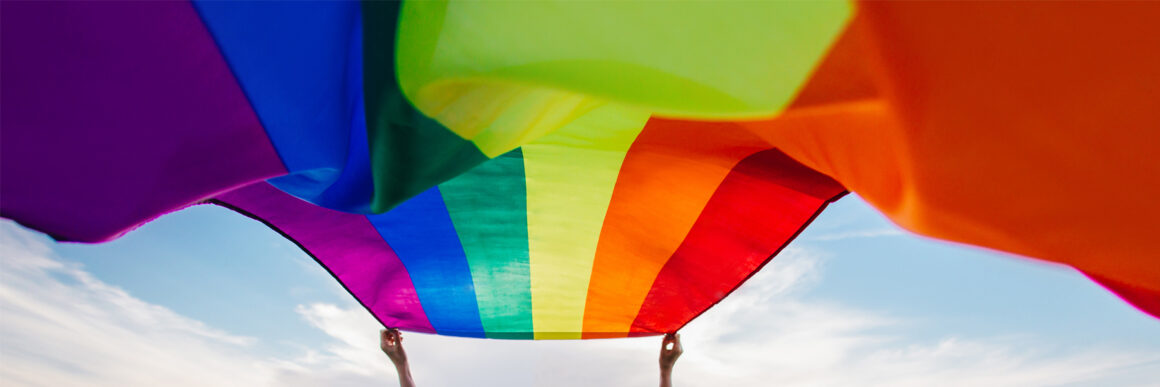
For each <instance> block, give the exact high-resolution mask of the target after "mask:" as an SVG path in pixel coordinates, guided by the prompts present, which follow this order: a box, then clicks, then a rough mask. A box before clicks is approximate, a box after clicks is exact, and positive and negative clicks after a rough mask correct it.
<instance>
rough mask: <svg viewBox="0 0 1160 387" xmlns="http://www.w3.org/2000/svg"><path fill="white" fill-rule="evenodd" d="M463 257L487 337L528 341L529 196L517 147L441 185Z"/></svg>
mask: <svg viewBox="0 0 1160 387" xmlns="http://www.w3.org/2000/svg"><path fill="white" fill-rule="evenodd" d="M439 190H440V191H441V192H442V193H443V202H444V203H446V205H447V211H448V212H449V213H450V214H451V222H452V223H453V224H455V231H456V232H458V233H459V241H460V242H461V244H462V245H463V251H464V252H465V253H466V254H467V263H468V265H469V266H470V267H471V278H472V281H473V282H474V283H475V297H476V300H477V301H478V303H479V317H480V319H481V320H482V322H483V329H484V331H486V332H487V337H488V338H493V339H496V338H502V339H531V338H532V290H531V275H530V272H529V269H528V225H527V201H526V196H527V192H526V189H525V186H524V158H523V152H522V151H521V150H520V149H516V150H514V151H511V152H508V153H506V154H504V155H502V156H500V157H497V158H495V159H492V160H490V161H488V162H486V163H483V164H481V165H480V166H478V167H476V168H475V169H472V170H471V171H470V172H468V173H466V174H463V175H460V176H459V177H456V178H454V179H451V180H449V181H448V182H446V183H443V184H442V185H440V186H439Z"/></svg>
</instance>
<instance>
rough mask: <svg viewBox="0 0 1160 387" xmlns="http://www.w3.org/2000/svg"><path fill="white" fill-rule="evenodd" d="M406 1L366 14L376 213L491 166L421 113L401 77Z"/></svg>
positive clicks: (373, 7) (370, 8)
mask: <svg viewBox="0 0 1160 387" xmlns="http://www.w3.org/2000/svg"><path fill="white" fill-rule="evenodd" d="M400 4H401V3H400V2H376V1H366V2H363V3H362V11H363V68H364V70H363V94H364V98H365V101H366V120H367V139H368V141H369V145H370V156H371V171H372V174H373V176H374V183H375V190H374V197H373V198H372V199H371V211H373V212H375V213H382V212H386V211H387V210H390V209H391V208H393V207H394V206H395V205H397V204H399V203H402V202H403V201H404V200H407V199H409V198H411V197H412V196H415V195H418V194H419V193H421V192H423V191H425V190H427V189H428V188H431V187H433V186H435V185H436V184H439V183H441V182H443V181H445V180H447V179H450V178H452V177H455V176H458V175H459V174H462V173H464V172H467V171H468V170H470V169H471V168H472V167H475V166H476V165H479V164H481V163H483V162H484V161H487V159H488V158H487V156H485V155H484V154H483V152H480V150H479V148H477V147H476V146H475V144H473V143H472V142H470V141H467V140H464V139H463V138H462V137H459V136H458V135H456V134H455V133H453V132H452V131H450V130H448V129H447V128H446V127H444V126H443V125H441V124H440V123H438V122H436V121H435V120H433V119H431V118H428V117H427V116H425V115H423V113H420V112H419V111H418V110H417V109H415V107H414V106H412V105H411V103H410V102H409V101H408V100H407V98H406V97H404V96H403V92H402V89H401V88H400V86H399V82H398V80H397V78H396V76H395V31H396V28H397V25H398V21H399V7H400V6H401V5H400Z"/></svg>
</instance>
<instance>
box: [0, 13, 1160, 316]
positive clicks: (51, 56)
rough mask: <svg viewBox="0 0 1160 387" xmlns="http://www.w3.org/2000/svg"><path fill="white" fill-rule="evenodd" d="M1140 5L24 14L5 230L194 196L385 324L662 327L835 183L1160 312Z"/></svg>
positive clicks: (150, 211) (711, 298)
mask: <svg viewBox="0 0 1160 387" xmlns="http://www.w3.org/2000/svg"><path fill="white" fill-rule="evenodd" d="M1158 17H1160V6H1157V5H1155V4H1151V3H1100V4H1085V3H1031V4H1006V3H977V4H976V3H865V4H863V3H858V4H853V3H849V2H845V1H819V2H688V1H683V2H673V3H655V2H612V3H605V2H599V3H592V2H570V1H559V2H557V1H537V2H521V3H503V2H499V3H491V2H473V1H413V2H405V3H398V2H364V3H357V2H288V3H276V2H247V3H240V2H238V3H235V2H212V1H194V2H140V3H138V2H108V3H106V2H59V3H57V2H17V3H5V5H4V12H3V13H2V14H0V18H2V21H3V23H2V26H0V28H2V36H0V39H2V40H3V41H2V42H0V43H2V46H0V50H3V52H2V53H0V54H2V55H0V61H2V63H0V64H2V71H3V83H2V85H0V88H2V96H0V97H2V100H3V101H4V106H3V108H4V114H3V115H0V124H2V126H3V141H0V147H2V149H0V158H2V160H0V177H2V178H3V179H4V180H3V184H0V214H2V215H3V216H4V217H6V218H10V219H13V220H15V221H17V222H20V223H21V224H24V225H26V226H28V227H31V228H34V229H37V230H40V231H43V232H45V233H48V234H50V235H52V236H53V237H55V238H57V239H60V240H70V241H85V242H97V241H104V240H109V239H112V238H115V237H117V236H118V235H121V234H123V233H124V232H126V231H128V230H131V229H132V228H134V227H137V226H138V225H140V224H142V223H144V222H147V221H149V220H151V219H153V218H156V217H157V216H161V215H163V214H165V213H167V212H170V211H174V210H177V209H180V208H183V207H185V206H188V205H191V204H195V203H203V202H207V201H210V202H214V203H217V204H219V205H222V206H226V207H228V208H231V209H233V210H235V211H238V212H240V213H243V214H245V215H247V216H250V217H252V218H255V219H257V220H259V221H262V222H264V223H265V224H267V225H269V226H270V227H272V228H274V229H275V230H277V231H279V232H281V233H282V234H283V235H285V236H286V237H287V238H290V239H291V240H293V241H295V242H296V243H298V245H299V246H301V247H302V248H303V249H304V250H305V251H307V252H308V253H310V254H311V255H312V256H314V257H315V258H316V259H317V260H318V261H319V263H320V264H321V265H323V266H324V267H326V268H327V269H328V270H329V271H330V272H331V274H333V275H334V276H335V278H336V279H337V280H338V281H339V282H341V283H342V284H343V285H344V286H345V287H346V289H347V290H349V291H350V292H351V294H352V295H353V296H354V297H356V298H357V299H358V300H359V301H360V302H361V303H362V304H363V305H364V306H365V307H366V308H367V309H368V311H370V312H371V313H372V314H374V315H375V316H376V317H377V318H379V320H380V321H382V322H383V323H384V324H385V325H388V326H393V327H400V328H403V329H408V330H412V331H421V332H435V333H439V334H447V335H457V336H469V337H488V338H516V339H531V338H535V339H552V338H599V337H624V336H629V335H645V334H658V333H664V332H671V331H674V330H676V329H679V328H680V327H681V326H683V325H684V324H685V323H687V322H688V321H690V320H692V319H694V318H695V317H696V316H698V315H699V314H700V313H702V312H704V311H705V310H707V309H708V308H709V307H711V306H712V305H714V304H715V303H716V302H718V301H720V300H721V299H722V298H723V297H725V296H726V295H727V294H728V293H729V292H731V291H732V290H733V289H735V288H736V287H737V286H739V285H740V284H741V283H742V282H744V280H745V279H746V278H748V277H749V276H750V275H752V274H753V273H754V272H755V271H756V270H758V269H760V268H761V267H762V266H763V265H764V264H766V263H767V262H768V261H769V259H771V258H772V256H773V255H775V254H776V253H777V252H778V251H779V250H780V249H782V248H783V247H784V246H785V245H786V244H787V243H789V241H791V240H792V238H793V237H794V236H795V235H796V234H797V233H798V232H799V231H800V230H801V229H802V228H803V227H805V226H806V225H808V224H809V222H810V221H811V220H812V218H813V217H814V216H815V215H816V214H817V213H818V211H820V210H821V209H822V208H824V207H825V205H826V204H827V203H829V202H830V201H833V200H835V199H837V198H838V197H840V196H841V195H842V194H844V192H845V190H846V189H847V188H849V189H850V190H852V191H854V192H857V193H858V194H859V195H861V196H862V197H864V198H866V200H867V201H869V202H870V203H871V204H872V205H873V206H875V207H876V208H878V209H879V210H881V211H882V212H884V213H885V214H886V215H887V216H889V217H890V218H891V219H893V220H894V221H895V222H897V223H899V224H900V225H901V226H903V227H905V228H907V229H909V230H912V231H914V232H917V233H920V234H925V235H930V236H934V237H937V238H942V239H947V240H952V241H957V242H962V243H968V244H973V245H978V246H984V247H988V248H992V249H997V250H1001V251H1006V252H1011V253H1015V254H1020V255H1023V256H1027V257H1033V258H1039V259H1044V260H1048V261H1053V262H1059V263H1063V264H1067V265H1071V266H1074V267H1076V268H1078V269H1080V270H1081V271H1083V272H1084V273H1085V274H1086V275H1088V276H1089V277H1090V278H1092V279H1093V280H1094V281H1097V282H1099V283H1101V284H1103V285H1104V286H1105V287H1107V288H1108V289H1109V290H1111V291H1113V292H1115V293H1117V294H1119V295H1120V296H1121V297H1123V298H1124V299H1125V300H1127V301H1128V302H1131V303H1133V304H1134V305H1136V306H1137V307H1140V308H1141V309H1142V310H1144V311H1146V312H1148V313H1152V314H1154V315H1158V316H1160V250H1157V249H1158V248H1157V247H1156V246H1157V245H1155V244H1150V243H1148V242H1149V237H1150V233H1151V232H1153V231H1155V230H1157V229H1160V228H1158V226H1157V223H1156V220H1155V219H1160V205H1158V204H1156V203H1155V201H1154V200H1150V199H1151V198H1155V197H1157V196H1158V194H1160V183H1158V180H1157V179H1156V177H1155V176H1160V163H1157V162H1154V161H1152V160H1151V155H1152V154H1153V153H1155V152H1154V151H1155V150H1156V148H1157V146H1158V145H1160V129H1158V128H1160V116H1158V115H1160V109H1157V108H1156V104H1155V102H1154V101H1155V100H1156V98H1155V90H1160V73H1158V72H1160V54H1157V53H1158V52H1160V51H1157V50H1155V49H1154V47H1160V35H1157V34H1155V33H1152V32H1151V30H1152V24H1151V23H1152V21H1154V20H1156V19H1157V18H1158Z"/></svg>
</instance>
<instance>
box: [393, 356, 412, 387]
mask: <svg viewBox="0 0 1160 387" xmlns="http://www.w3.org/2000/svg"><path fill="white" fill-rule="evenodd" d="M395 371H396V372H398V373H399V387H415V381H414V380H412V379H411V367H410V366H409V365H408V364H407V362H406V361H404V362H401V363H395Z"/></svg>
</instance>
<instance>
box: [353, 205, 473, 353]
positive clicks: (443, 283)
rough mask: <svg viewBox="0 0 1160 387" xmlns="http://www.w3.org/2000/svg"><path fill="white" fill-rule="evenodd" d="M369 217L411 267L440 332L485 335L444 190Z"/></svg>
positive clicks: (426, 305)
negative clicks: (444, 196) (444, 199)
mask: <svg viewBox="0 0 1160 387" xmlns="http://www.w3.org/2000/svg"><path fill="white" fill-rule="evenodd" d="M367 219H369V220H370V221H371V224H373V225H374V226H375V229H377V230H378V232H379V235H381V236H382V237H383V239H384V240H386V241H387V244H390V245H391V248H392V249H394V250H395V253H396V254H398V256H399V259H400V260H402V261H403V266H406V267H407V272H408V273H409V274H410V275H411V282H413V283H414V284H415V291H416V292H417V293H418V295H419V301H420V302H422V303H423V310H424V311H426V312H427V318H428V319H429V320H430V321H431V326H432V327H434V328H435V331H436V332H438V333H439V334H443V335H452V336H467V337H484V331H483V323H482V322H480V318H479V305H478V304H477V303H476V297H475V285H474V283H473V282H472V279H471V269H470V267H468V265H467V257H466V255H465V254H464V253H463V246H462V245H460V243H459V235H458V234H456V232H455V226H454V225H452V223H451V216H450V215H448V213H447V206H446V205H445V204H444V203H443V196H442V195H441V194H440V192H439V188H438V187H436V188H431V189H429V190H427V191H425V192H423V193H422V194H419V196H416V197H414V198H412V199H411V200H408V201H406V202H403V204H400V205H399V206H398V207H395V209H394V210H391V211H390V212H387V213H385V214H381V215H367Z"/></svg>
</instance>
